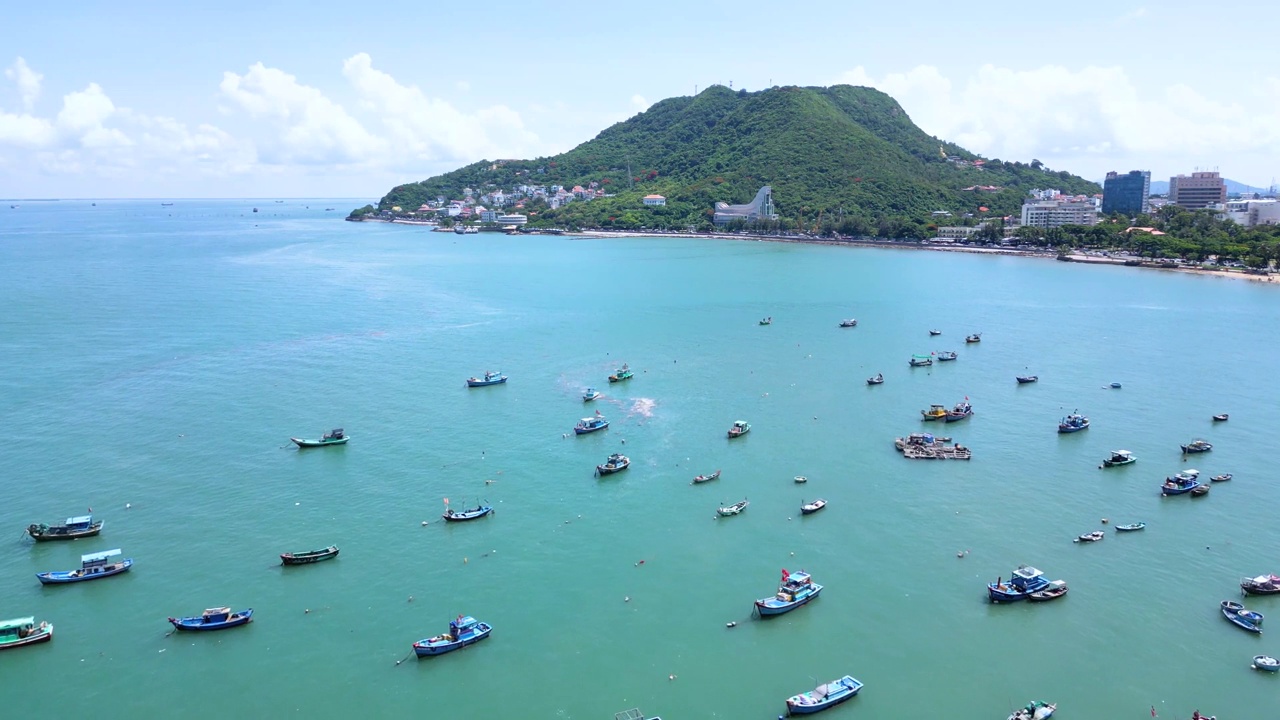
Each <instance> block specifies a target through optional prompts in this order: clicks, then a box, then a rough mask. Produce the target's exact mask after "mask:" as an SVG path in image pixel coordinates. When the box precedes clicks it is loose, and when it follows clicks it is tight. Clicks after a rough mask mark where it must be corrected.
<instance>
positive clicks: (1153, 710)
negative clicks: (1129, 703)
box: [1151, 705, 1157, 717]
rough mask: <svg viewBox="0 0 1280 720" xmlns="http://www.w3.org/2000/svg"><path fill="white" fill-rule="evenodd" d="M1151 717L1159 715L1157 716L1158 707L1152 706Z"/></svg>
mask: <svg viewBox="0 0 1280 720" xmlns="http://www.w3.org/2000/svg"><path fill="white" fill-rule="evenodd" d="M1151 717H1157V715H1156V706H1155V705H1152V706H1151Z"/></svg>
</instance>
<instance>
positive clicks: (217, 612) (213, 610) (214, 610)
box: [203, 607, 231, 617]
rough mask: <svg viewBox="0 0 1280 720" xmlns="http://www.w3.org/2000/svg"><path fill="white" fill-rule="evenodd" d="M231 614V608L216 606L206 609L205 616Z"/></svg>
mask: <svg viewBox="0 0 1280 720" xmlns="http://www.w3.org/2000/svg"><path fill="white" fill-rule="evenodd" d="M230 614H231V608H229V607H216V608H209V609H208V610H205V611H204V615H203V617H214V616H216V615H230Z"/></svg>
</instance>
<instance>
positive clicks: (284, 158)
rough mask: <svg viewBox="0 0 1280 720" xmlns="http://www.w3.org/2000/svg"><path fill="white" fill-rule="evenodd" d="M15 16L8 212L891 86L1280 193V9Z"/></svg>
mask: <svg viewBox="0 0 1280 720" xmlns="http://www.w3.org/2000/svg"><path fill="white" fill-rule="evenodd" d="M191 5H192V7H186V6H184V4H183V3H172V2H167V3H158V2H147V1H145V0H141V1H138V2H128V3H119V2H116V3H106V2H95V1H92V0H89V1H86V2H80V3H71V4H69V5H65V6H62V7H60V9H58V10H57V12H56V13H51V12H50V10H49V8H48V7H46V6H44V5H42V4H39V3H21V4H10V5H9V6H8V7H7V8H6V10H5V11H4V13H3V18H4V20H3V22H0V67H2V68H3V76H0V197H5V198H31V197H59V198H72V197H86V198H110V197H126V198H127V197H152V198H154V197H355V198H369V199H372V200H376V199H377V198H378V197H380V196H381V195H383V194H384V193H385V192H386V191H387V190H388V189H390V188H391V187H392V186H393V185H395V184H399V183H403V182H412V181H416V180H421V179H423V178H426V177H429V176H432V175H435V174H439V173H441V172H446V171H449V170H452V169H454V168H457V167H460V166H462V165H465V164H468V163H471V162H475V161H477V160H481V159H497V158H525V157H537V156H543V155H551V154H555V153H558V152H563V151H565V150H568V149H570V148H572V147H574V146H576V145H578V144H580V143H582V142H585V141H587V140H590V139H591V138H592V137H594V136H595V135H596V134H598V133H599V132H600V131H601V130H603V129H605V128H606V127H608V126H609V125H611V124H613V123H616V122H620V121H623V120H625V119H627V118H628V117H631V116H633V115H635V114H636V113H638V112H641V111H643V110H644V109H645V108H647V107H648V106H649V105H651V104H652V103H654V102H656V101H658V100H661V99H663V98H667V97H672V96H677V95H691V94H693V93H695V92H697V91H699V90H703V89H705V88H706V87H707V86H709V85H711V84H715V83H720V84H724V85H730V84H732V87H733V88H734V89H735V90H736V89H740V88H745V89H747V90H761V89H764V88H767V87H770V86H771V85H833V84H838V83H849V84H854V85H867V86H871V87H875V88H878V89H880V90H883V91H885V92H887V93H889V94H890V95H892V96H893V97H894V98H896V99H897V100H898V102H899V103H900V104H901V105H902V106H903V108H905V109H906V111H907V113H908V114H909V115H910V116H911V118H912V119H913V120H914V121H915V122H916V124H917V125H919V126H920V127H921V128H923V129H924V130H925V131H926V132H928V133H930V134H931V135H935V136H937V137H940V138H942V139H945V140H947V141H949V142H955V143H957V144H959V145H961V146H964V147H966V148H968V149H969V150H972V151H974V152H977V153H979V154H981V155H984V156H986V157H989V158H1000V159H1002V160H1022V161H1024V162H1029V161H1031V160H1032V159H1038V160H1040V161H1042V162H1043V163H1045V164H1046V165H1047V166H1049V167H1050V168H1052V169H1054V170H1068V171H1070V172H1073V173H1076V174H1078V175H1082V176H1084V177H1086V178H1089V179H1094V180H1099V179H1101V178H1102V177H1103V175H1104V174H1105V173H1106V172H1107V171H1108V170H1118V171H1120V172H1125V171H1128V170H1132V169H1140V170H1150V171H1151V172H1152V178H1153V179H1156V180H1159V179H1167V178H1168V177H1169V176H1170V175H1173V174H1178V173H1189V172H1192V171H1194V170H1197V169H1200V170H1215V169H1216V170H1219V171H1220V172H1222V174H1223V175H1224V176H1225V177H1228V178H1231V179H1234V180H1237V181H1240V182H1244V183H1247V184H1250V185H1255V186H1264V187H1265V186H1269V185H1271V184H1272V182H1273V178H1274V177H1276V176H1280V63H1278V62H1277V60H1278V59H1280V54H1278V53H1276V52H1275V51H1274V50H1272V48H1273V47H1275V45H1274V37H1273V35H1274V29H1275V27H1277V24H1280V3H1257V4H1251V5H1247V6H1240V7H1239V8H1238V9H1239V10H1241V12H1239V13H1232V12H1228V11H1226V10H1219V9H1216V8H1213V7H1210V6H1208V5H1205V4H1204V3H1203V2H1190V1H1187V0H1164V1H1163V2H1160V3H1156V2H1152V1H1151V0H1109V1H1108V2H1096V1H1094V0H1079V1H1078V2H1075V3H1070V4H1056V5H1054V4H1046V3H1040V4H1035V3H1025V2H1004V1H998V2H985V3H974V2H967V3H956V2H952V1H950V0H917V1H916V2H912V3H910V4H905V3H884V2H876V3H869V2H861V1H859V0H845V1H844V2H808V3H796V4H787V3H777V2H756V1H755V0H738V1H736V2H727V1H720V0H709V1H702V0H683V2H668V1H667V0H646V1H645V2H639V3H634V2H633V3H609V2H573V3H565V2H555V3H544V2H539V1H538V0H525V1H524V2H507V1H506V0H490V1H489V2H485V3H454V4H444V3H439V2H434V1H432V0H427V1H426V2H422V1H419V2H414V3H403V2H397V1H395V0H389V1H384V2H380V3H377V4H370V5H358V4H354V3H344V4H341V5H340V4H337V3H330V2H308V3H302V2H265V3H263V2H259V3H253V4H250V3H240V2H221V3H216V4H207V5H208V6H207V7H203V6H201V5H205V4H195V3H193V4H191Z"/></svg>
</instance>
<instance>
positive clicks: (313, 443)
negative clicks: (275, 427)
mask: <svg viewBox="0 0 1280 720" xmlns="http://www.w3.org/2000/svg"><path fill="white" fill-rule="evenodd" d="M289 439H290V440H292V441H293V444H294V445H297V446H298V447H300V448H314V447H328V446H329V445H346V444H347V441H348V440H350V439H351V438H348V437H344V438H339V439H337V440H307V439H305V438H289Z"/></svg>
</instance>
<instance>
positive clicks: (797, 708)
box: [787, 690, 858, 715]
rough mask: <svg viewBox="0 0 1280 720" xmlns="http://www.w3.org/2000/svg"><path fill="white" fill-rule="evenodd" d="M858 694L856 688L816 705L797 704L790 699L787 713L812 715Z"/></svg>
mask: <svg viewBox="0 0 1280 720" xmlns="http://www.w3.org/2000/svg"><path fill="white" fill-rule="evenodd" d="M857 696H858V691H857V690H855V691H853V692H847V693H843V694H841V695H840V696H839V697H835V698H831V699H830V700H827V701H826V702H822V703H818V704H815V705H797V704H793V703H792V702H791V701H790V700H788V701H787V713H788V714H790V715H812V714H814V713H816V712H822V711H823V710H826V709H828V708H833V707H835V706H837V705H839V704H840V703H842V702H844V701H846V700H848V699H850V698H853V697H857Z"/></svg>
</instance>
